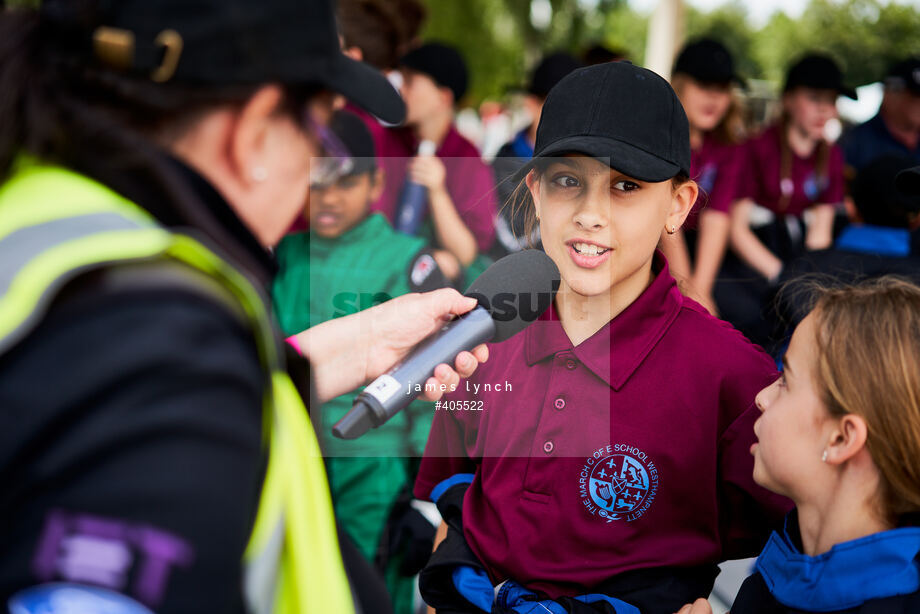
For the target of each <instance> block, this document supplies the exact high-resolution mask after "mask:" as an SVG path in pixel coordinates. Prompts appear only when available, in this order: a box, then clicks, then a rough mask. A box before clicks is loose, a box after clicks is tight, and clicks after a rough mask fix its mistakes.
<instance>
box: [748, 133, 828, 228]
mask: <svg viewBox="0 0 920 614" xmlns="http://www.w3.org/2000/svg"><path fill="white" fill-rule="evenodd" d="M744 150H745V158H746V161H745V164H746V168H745V171H744V178H743V179H742V181H741V184H742V185H741V186H740V192H739V198H751V199H753V200H754V202H756V203H757V204H758V205H761V206H762V207H766V208H767V209H770V210H771V211H773V212H774V213H783V214H787V215H794V216H796V217H801V215H802V213H804V212H805V210H806V209H808V208H809V207H811V206H813V205H817V204H827V205H836V204H838V203H841V202H843V196H844V190H845V184H844V177H843V153H842V152H841V151H840V148H839V147H837V146H836V145H831V148H830V155H829V158H828V162H827V174H826V176H825V177H824V178H823V180H821V181H819V180H818V178H817V175H816V168H815V167H816V165H817V158H818V150H817V148H816V149H815V151H814V152H813V153H812V155H811V156H810V157H808V158H800V157H799V156H797V155H795V154H794V153H792V154H791V156H792V169H791V178H790V180H791V182H790V183H788V184H787V185H786V186H785V190H786V191H787V192H789V193H790V194H791V195H790V197H789V199H788V201H787V205H786V207H785V208H783V210H782V211H780V209H781V204H782V195H783V186H781V185H780V183H781V182H780V166H781V158H782V154H781V152H780V127H779V125H773V126H771V127H769V128H767V129H766V130H764V132H763V133H762V134H760V136H757V137H755V138H753V139H751V140H750V141H748V142H747V144H746V145H745V147H744Z"/></svg>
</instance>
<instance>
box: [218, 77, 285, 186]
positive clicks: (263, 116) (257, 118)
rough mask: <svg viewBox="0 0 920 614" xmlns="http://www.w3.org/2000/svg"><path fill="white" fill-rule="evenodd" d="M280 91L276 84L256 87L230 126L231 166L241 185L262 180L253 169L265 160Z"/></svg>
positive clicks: (266, 160)
mask: <svg viewBox="0 0 920 614" xmlns="http://www.w3.org/2000/svg"><path fill="white" fill-rule="evenodd" d="M283 98H284V94H283V92H282V91H281V88H280V87H278V86H277V85H266V86H264V87H261V88H259V89H258V90H257V91H256V93H255V94H253V95H252V96H251V97H250V98H249V100H248V101H247V102H246V104H245V105H243V108H242V109H240V111H239V113H238V114H237V118H236V122H235V123H234V124H233V126H232V128H231V129H232V134H231V135H230V141H229V148H230V151H229V158H230V166H231V170H232V171H233V172H234V174H236V176H237V179H238V180H239V182H240V183H241V184H242V185H245V186H250V185H252V184H253V183H256V182H258V181H262V180H264V177H262V178H261V179H260V178H259V177H258V173H256V172H254V169H256V168H259V167H263V168H264V165H265V164H267V163H268V162H269V160H268V155H267V151H266V150H267V148H268V139H269V134H270V132H271V128H272V124H273V120H274V115H275V112H276V111H277V110H278V107H279V106H280V105H281V101H282V99H283Z"/></svg>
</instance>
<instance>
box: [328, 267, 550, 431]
mask: <svg viewBox="0 0 920 614" xmlns="http://www.w3.org/2000/svg"><path fill="white" fill-rule="evenodd" d="M558 287H559V271H558V269H557V268H556V265H555V264H554V263H553V261H552V260H551V259H550V258H549V256H547V255H546V254H544V253H543V252H540V251H536V250H528V251H523V252H518V253H516V254H511V255H510V256H507V257H505V258H502V259H501V260H499V261H498V262H496V263H495V264H493V265H492V266H491V267H489V268H488V269H487V270H486V271H485V272H484V273H483V274H482V275H480V276H479V278H477V279H476V281H474V282H473V283H472V285H470V287H469V288H468V289H467V292H466V295H467V296H470V297H474V298H476V300H477V301H478V302H479V305H478V306H477V307H475V308H474V309H473V310H472V311H470V312H468V313H466V314H464V315H463V316H461V317H459V318H457V319H455V320H452V321H451V322H448V323H447V324H445V325H444V326H443V327H442V328H441V329H440V330H439V331H437V332H435V333H434V334H433V335H431V336H429V337H428V338H427V339H426V340H424V341H423V342H422V343H420V344H419V345H418V346H417V347H416V348H414V349H413V350H412V351H411V353H410V354H409V355H408V356H407V357H406V359H405V360H403V361H402V362H400V363H399V364H397V365H396V366H394V367H393V368H392V369H390V370H389V371H388V372H387V373H384V374H383V375H381V376H380V377H378V378H377V379H376V380H374V381H373V382H371V384H370V385H368V386H367V388H365V390H364V391H363V392H362V393H361V394H359V395H358V398H357V399H356V400H355V404H354V406H353V407H352V409H351V411H349V412H348V413H347V414H346V415H345V416H344V417H343V418H342V419H341V420H340V421H339V422H338V423H336V425H335V426H334V427H333V429H332V433H333V435H335V436H336V437H339V438H341V439H354V438H356V437H359V436H361V435H362V434H364V433H365V432H367V431H368V430H369V429H370V428H372V427H374V428H376V427H378V426H380V425H381V424H383V423H384V422H386V421H387V420H389V419H390V418H392V417H393V416H394V415H396V414H397V413H398V412H399V411H400V410H402V409H404V408H405V407H406V406H407V405H409V403H411V402H412V401H413V400H414V399H415V398H417V397H418V396H419V395H420V393H421V392H422V391H423V390H424V385H425V383H426V382H427V381H428V378H430V377H431V376H432V374H434V371H435V367H437V366H438V365H440V364H441V363H453V361H454V360H455V358H456V357H457V355H458V354H460V353H461V352H463V351H465V350H470V349H472V348H475V347H476V346H478V345H480V344H482V343H485V342H487V341H496V342H498V341H504V340H506V339H508V338H510V337H512V336H513V335H515V334H517V333H518V332H520V331H521V330H523V329H524V328H526V327H527V326H528V325H529V324H531V323H532V322H534V321H535V320H537V319H538V318H539V317H540V315H541V314H542V313H543V312H544V311H546V309H548V308H549V306H550V304H552V300H553V296H554V294H555V292H556V290H557V289H558Z"/></svg>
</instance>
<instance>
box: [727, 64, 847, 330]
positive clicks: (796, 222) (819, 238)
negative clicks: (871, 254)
mask: <svg viewBox="0 0 920 614" xmlns="http://www.w3.org/2000/svg"><path fill="white" fill-rule="evenodd" d="M841 95H842V96H848V97H850V98H856V93H855V92H854V91H853V90H852V89H850V88H848V87H846V86H845V85H844V84H843V75H842V73H841V72H840V69H839V67H838V66H837V64H836V63H835V62H834V61H833V60H832V59H831V58H829V57H827V56H824V55H819V54H810V55H807V56H805V57H804V58H802V59H801V60H799V61H798V62H796V64H794V65H793V66H792V67H791V68H790V69H789V72H788V73H787V75H786V83H785V86H784V87H783V95H782V115H781V116H780V119H779V121H778V122H777V123H775V124H773V125H772V126H770V127H768V128H767V129H766V130H765V131H764V132H763V133H762V134H761V135H759V136H757V137H755V138H753V139H751V140H750V141H749V142H748V143H747V144H746V145H745V154H746V158H747V161H746V167H745V170H744V172H743V173H742V177H743V178H744V180H743V181H742V182H741V185H740V186H739V190H738V195H737V197H738V199H739V200H738V202H737V203H736V204H735V205H734V207H733V208H732V214H731V219H732V227H731V245H732V248H733V250H734V253H735V254H736V255H737V256H738V258H737V259H735V258H733V259H731V260H729V261H728V262H727V263H726V268H725V271H724V273H723V275H722V277H723V279H724V281H723V282H720V284H719V286H718V288H717V289H716V300H717V302H718V303H719V308H720V310H721V312H722V314H723V315H724V317H725V318H726V319H727V320H729V321H730V322H732V323H733V324H734V325H735V326H737V327H738V328H740V329H741V330H742V332H744V333H745V334H747V335H748V336H749V337H751V339H753V340H754V341H756V342H758V343H761V344H764V345H766V344H768V343H769V341H770V333H771V332H772V331H771V330H770V329H769V325H768V323H767V320H766V319H765V318H763V317H762V315H761V314H762V308H763V303H764V301H765V300H766V299H767V297H768V295H769V293H770V287H771V285H772V284H773V283H774V282H775V281H776V280H778V279H779V275H780V272H781V271H782V269H783V265H784V264H785V263H786V262H789V261H790V260H791V259H793V258H795V257H796V256H797V255H799V254H801V253H802V252H803V251H805V250H817V249H825V248H827V247H830V244H831V240H832V231H833V224H834V214H835V211H836V208H837V207H838V206H839V205H840V204H841V203H842V202H843V196H844V177H843V154H842V152H841V150H840V148H839V147H837V146H836V145H832V144H830V143H828V142H827V140H826V139H825V136H824V128H825V125H826V124H827V122H828V121H829V120H830V119H832V118H834V117H836V116H837V107H836V101H837V97H838V96H841ZM758 205H759V206H760V207H762V208H766V209H767V210H768V211H769V214H768V215H767V217H768V218H769V219H770V220H771V221H769V222H767V223H763V222H760V223H757V222H755V219H757V218H758V217H759V218H761V219H762V218H763V217H764V216H763V215H756V214H755V206H758ZM806 212H808V213H809V216H810V217H809V219H808V221H807V223H806V216H805V214H806ZM760 213H763V212H760Z"/></svg>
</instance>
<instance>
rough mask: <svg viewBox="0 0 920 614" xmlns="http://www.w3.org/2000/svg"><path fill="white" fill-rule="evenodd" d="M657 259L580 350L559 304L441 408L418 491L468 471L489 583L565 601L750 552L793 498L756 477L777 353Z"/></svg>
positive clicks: (495, 351) (471, 509)
mask: <svg viewBox="0 0 920 614" xmlns="http://www.w3.org/2000/svg"><path fill="white" fill-rule="evenodd" d="M656 264H657V265H658V268H660V269H661V271H660V272H659V273H658V274H657V276H656V277H655V280H654V281H653V283H652V284H651V285H650V286H649V288H648V289H646V290H645V292H644V293H643V294H642V295H641V296H640V297H639V298H638V299H637V300H636V301H635V302H634V303H633V304H632V305H630V306H629V307H628V308H627V309H626V310H624V311H623V312H622V313H621V314H620V315H618V316H617V317H616V318H614V319H613V320H612V321H611V322H609V323H608V324H607V325H606V326H605V327H604V328H602V329H601V330H600V331H599V332H597V333H595V334H594V335H593V336H592V337H590V338H589V339H587V340H585V341H584V342H583V343H581V344H579V345H578V346H577V347H573V346H572V343H571V341H569V339H568V337H567V336H566V334H565V332H564V331H563V329H562V326H561V324H560V323H559V321H558V320H557V319H556V316H555V312H554V311H552V310H550V311H548V312H547V313H546V314H544V316H543V317H542V318H541V319H540V320H539V321H537V322H535V323H534V324H532V325H531V326H530V327H528V328H527V329H526V330H525V331H524V332H522V333H521V334H519V335H517V336H515V337H512V338H511V339H510V340H508V341H506V342H504V343H500V344H496V345H492V346H491V347H490V353H491V355H490V358H489V361H488V362H486V363H485V364H483V365H480V367H479V368H478V370H477V371H476V373H475V374H474V376H473V377H472V378H471V379H470V380H468V381H466V382H462V383H461V384H460V387H459V388H458V390H457V391H456V392H454V393H452V394H450V395H448V396H447V397H446V400H445V401H444V403H442V405H441V409H439V410H438V411H437V412H436V415H435V419H434V424H433V426H432V430H431V435H430V437H429V441H428V446H427V448H426V451H425V457H424V459H423V460H422V467H421V471H420V474H419V476H418V480H417V482H416V485H415V496H416V497H419V498H425V499H428V498H432V491H433V490H435V489H436V487H437V486H438V485H439V484H450V483H451V481H448V480H451V478H452V477H453V476H458V474H473V475H467V476H466V479H470V480H471V481H472V483H471V484H470V486H469V489H468V490H467V492H466V495H465V499H464V506H463V525H464V535H465V537H466V540H467V542H468V543H469V546H470V548H471V549H472V551H473V553H474V554H475V555H476V556H477V557H478V558H479V559H480V560H481V561H482V562H483V563H484V565H485V568H486V569H487V570H488V572H489V574H490V576H491V579H492V581H493V582H494V583H498V582H501V581H502V580H505V579H509V578H511V579H514V580H516V581H518V582H520V583H522V584H523V585H524V586H526V587H527V588H530V589H533V590H537V591H541V592H544V593H545V594H547V595H548V596H550V597H551V598H557V597H559V596H563V595H569V596H572V595H578V594H582V593H585V592H586V591H589V590H590V589H591V588H592V587H594V586H597V585H598V584H600V583H601V582H603V581H605V580H608V579H610V578H611V577H613V576H615V575H617V574H620V573H623V572H626V571H629V570H636V569H648V568H659V567H668V566H678V567H690V566H697V565H708V564H712V563H714V562H719V561H721V560H724V559H726V558H730V557H737V556H748V555H750V556H752V555H754V554H756V553H757V552H758V551H759V549H760V548H761V547H762V546H763V543H764V542H765V540H766V537H767V535H768V533H769V530H768V529H769V527H770V526H773V525H774V524H777V525H778V523H779V522H780V521H781V519H782V517H783V514H784V513H785V512H786V511H788V510H789V509H790V508H791V503H790V502H788V501H786V500H785V499H782V498H780V497H778V496H776V495H772V494H771V493H769V492H768V491H766V490H764V489H762V488H760V487H759V486H757V485H756V484H754V482H753V480H752V478H751V472H752V469H753V460H752V457H751V456H750V452H749V448H750V446H751V444H752V443H753V442H754V433H753V424H754V421H755V420H756V418H757V416H758V414H759V412H758V410H757V409H756V408H755V407H754V406H753V401H754V396H755V394H756V393H757V392H758V391H759V390H761V389H762V388H763V387H764V386H766V385H767V384H769V383H770V382H771V381H773V379H774V378H775V376H776V372H775V367H774V365H773V363H772V361H771V360H770V358H769V357H768V356H767V355H766V354H765V353H764V352H763V351H762V350H760V349H759V348H757V347H756V346H754V345H752V344H751V343H750V342H748V341H747V340H746V339H745V338H744V337H742V336H741V334H740V333H738V332H737V331H735V330H734V329H733V328H731V327H730V326H729V325H728V324H726V323H724V322H722V321H720V320H717V319H715V318H713V317H712V316H710V315H709V314H708V313H707V312H706V311H705V310H704V309H703V308H702V307H700V306H699V305H698V304H697V303H695V302H693V301H692V300H689V299H687V298H686V297H684V296H682V295H681V293H680V291H679V290H678V288H677V285H676V284H675V282H674V279H673V278H672V277H671V276H670V274H669V273H668V270H667V264H666V263H665V262H664V258H663V257H661V256H660V255H658V256H656ZM486 384H489V385H490V386H491V387H492V391H491V392H483V391H482V388H483V387H484V386H485V385H486ZM476 386H480V388H481V389H480V392H479V393H478V394H477V393H475V392H473V390H474V389H475V388H476ZM464 402H466V405H464ZM480 404H481V405H480ZM445 408H448V409H445ZM456 479H459V480H461V481H462V480H463V479H465V478H464V477H463V476H460V477H458V478H454V480H456ZM441 490H443V486H442V489H441ZM434 494H435V497H434V498H437V496H438V492H435V493H434Z"/></svg>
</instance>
